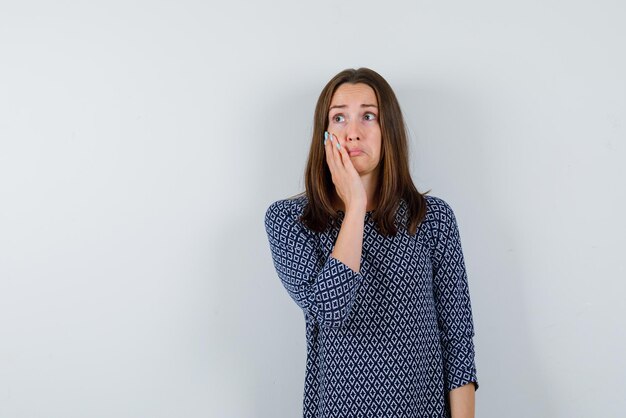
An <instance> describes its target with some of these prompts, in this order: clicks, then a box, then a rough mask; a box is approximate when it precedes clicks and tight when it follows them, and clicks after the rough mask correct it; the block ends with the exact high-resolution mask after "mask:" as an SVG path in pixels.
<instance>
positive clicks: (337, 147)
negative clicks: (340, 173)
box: [331, 134, 345, 168]
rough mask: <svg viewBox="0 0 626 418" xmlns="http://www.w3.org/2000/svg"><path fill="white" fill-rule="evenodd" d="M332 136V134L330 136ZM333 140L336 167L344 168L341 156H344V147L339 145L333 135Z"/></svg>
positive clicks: (337, 139)
mask: <svg viewBox="0 0 626 418" xmlns="http://www.w3.org/2000/svg"><path fill="white" fill-rule="evenodd" d="M331 135H332V134H331ZM333 138H334V140H335V141H334V142H335V147H334V148H335V149H334V150H333V151H334V152H333V153H334V154H335V156H336V158H337V165H338V166H340V167H342V168H345V162H344V157H343V155H344V154H345V149H344V147H342V146H341V144H340V143H339V138H337V137H336V136H335V135H333Z"/></svg>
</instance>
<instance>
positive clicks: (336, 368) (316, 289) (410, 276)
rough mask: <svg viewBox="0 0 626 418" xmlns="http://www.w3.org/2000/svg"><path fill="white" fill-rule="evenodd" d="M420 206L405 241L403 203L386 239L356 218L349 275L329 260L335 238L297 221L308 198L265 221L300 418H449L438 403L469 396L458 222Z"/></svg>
mask: <svg viewBox="0 0 626 418" xmlns="http://www.w3.org/2000/svg"><path fill="white" fill-rule="evenodd" d="M424 197H425V198H426V202H427V215H426V218H425V220H424V221H423V222H422V224H421V225H420V226H419V227H418V230H417V233H416V234H415V235H414V236H410V235H409V234H408V232H407V230H406V225H407V213H408V211H407V205H406V202H405V201H404V200H401V204H400V206H399V209H398V211H397V212H396V225H397V226H399V228H398V234H397V235H396V236H395V237H385V236H383V235H381V234H380V233H379V232H378V230H377V228H376V225H375V223H374V222H373V220H372V211H368V212H367V213H366V215H365V225H364V236H363V249H362V255H361V268H360V272H359V273H357V272H355V271H354V270H352V269H351V268H350V267H348V266H347V265H345V264H344V263H343V262H341V261H339V260H338V259H336V258H334V257H332V256H331V255H330V253H331V252H332V250H333V246H334V243H335V241H336V239H337V235H338V234H339V227H333V228H330V229H328V230H327V231H325V232H324V233H316V232H313V231H311V230H309V229H308V228H306V227H305V226H304V225H303V224H302V222H301V221H300V220H299V217H300V215H302V212H303V209H304V207H305V206H306V204H307V197H306V195H300V196H298V197H295V198H292V199H283V200H278V201H276V202H274V203H272V204H271V205H270V206H269V208H268V209H267V211H266V214H265V229H266V232H267V237H268V240H269V246H270V251H271V255H272V258H273V262H274V267H275V268H276V272H277V273H278V277H279V278H280V280H281V282H282V284H283V285H284V287H285V289H286V290H287V292H288V294H289V296H291V298H292V299H293V300H294V301H295V302H296V304H298V306H299V307H300V308H301V309H302V311H303V313H304V319H305V324H306V340H307V341H306V342H307V359H306V371H305V382H304V400H303V412H304V415H303V416H304V418H313V417H315V418H339V417H406V418H409V417H410V418H416V417H428V418H434V417H446V418H449V417H450V406H449V400H448V396H447V395H448V391H450V390H451V389H454V388H457V387H459V386H462V385H465V384H467V383H470V382H474V385H475V386H474V387H475V390H478V379H477V376H476V366H475V362H474V344H473V336H474V326H473V320H472V309H471V304H470V295H469V286H468V281H467V274H466V270H465V264H464V260H463V252H462V249H461V241H460V236H459V230H458V227H457V223H456V218H455V216H454V213H453V211H452V209H451V207H450V206H449V205H448V204H447V203H446V202H445V201H444V200H443V199H441V198H438V197H434V196H429V195H425V196H424ZM339 214H340V221H341V220H343V217H344V213H343V212H339Z"/></svg>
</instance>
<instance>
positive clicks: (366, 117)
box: [365, 113, 376, 120]
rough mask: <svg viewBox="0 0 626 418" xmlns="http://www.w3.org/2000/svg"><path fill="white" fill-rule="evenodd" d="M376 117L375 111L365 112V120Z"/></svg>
mask: <svg viewBox="0 0 626 418" xmlns="http://www.w3.org/2000/svg"><path fill="white" fill-rule="evenodd" d="M374 119H376V115H375V114H373V113H366V114H365V120H374Z"/></svg>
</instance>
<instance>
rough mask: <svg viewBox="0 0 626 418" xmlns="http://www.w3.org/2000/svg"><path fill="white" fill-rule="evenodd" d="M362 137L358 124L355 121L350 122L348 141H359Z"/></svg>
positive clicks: (347, 129)
mask: <svg viewBox="0 0 626 418" xmlns="http://www.w3.org/2000/svg"><path fill="white" fill-rule="evenodd" d="M360 139H361V132H360V130H359V127H358V124H357V123H354V122H350V123H348V126H346V141H359V140H360Z"/></svg>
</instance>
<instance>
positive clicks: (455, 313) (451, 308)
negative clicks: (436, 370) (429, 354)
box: [433, 200, 478, 391]
mask: <svg viewBox="0 0 626 418" xmlns="http://www.w3.org/2000/svg"><path fill="white" fill-rule="evenodd" d="M440 203H441V204H440V210H439V211H437V214H436V217H437V218H438V219H437V221H436V222H435V224H437V231H436V234H435V236H436V238H435V241H436V244H435V251H434V257H433V278H434V296H435V306H436V309H437V318H438V324H439V331H440V338H441V343H442V347H443V365H444V378H445V386H446V390H448V391H450V390H452V389H455V388H457V387H461V386H463V385H465V384H468V383H470V382H474V386H475V388H474V390H475V391H476V390H478V379H477V375H476V365H475V360H474V343H473V336H474V325H473V319H472V308H471V303H470V295H469V285H468V281H467V273H466V270H465V262H464V259H463V251H462V248H461V240H460V236H459V229H458V226H457V222H456V217H455V215H454V212H453V211H452V208H451V207H450V206H449V205H448V204H447V203H446V202H444V201H443V200H440Z"/></svg>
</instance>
